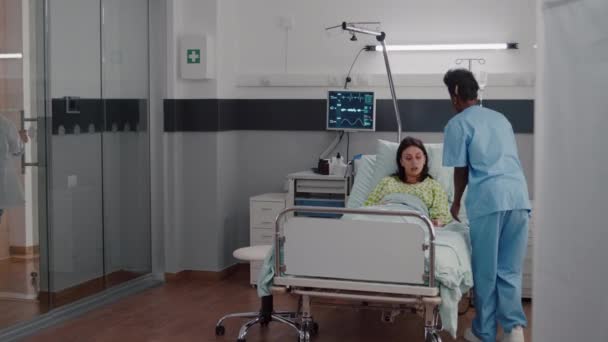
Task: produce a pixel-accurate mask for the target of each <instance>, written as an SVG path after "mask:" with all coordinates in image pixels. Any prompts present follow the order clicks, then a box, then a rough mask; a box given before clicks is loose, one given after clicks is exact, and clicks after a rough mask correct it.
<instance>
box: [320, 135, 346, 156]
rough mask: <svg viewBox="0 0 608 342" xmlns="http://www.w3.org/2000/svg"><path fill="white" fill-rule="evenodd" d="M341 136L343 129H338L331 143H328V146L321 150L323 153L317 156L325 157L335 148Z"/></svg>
mask: <svg viewBox="0 0 608 342" xmlns="http://www.w3.org/2000/svg"><path fill="white" fill-rule="evenodd" d="M343 136H344V131H339V132H338V135H336V138H335V139H334V141H332V143H331V144H330V145H329V147H328V148H327V149H326V150H325V151H323V153H321V155H320V156H319V159H325V158H327V156H328V155H329V154H330V153H331V152H332V151H333V150H334V149H335V148H336V146H338V144H339V143H340V141H342V137H343Z"/></svg>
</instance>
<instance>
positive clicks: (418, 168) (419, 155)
mask: <svg viewBox="0 0 608 342" xmlns="http://www.w3.org/2000/svg"><path fill="white" fill-rule="evenodd" d="M425 163H426V158H425V157H424V152H422V150H421V149H419V148H418V147H416V146H410V147H408V148H406V149H405V150H403V152H402V153H401V166H403V168H404V169H405V174H406V175H407V176H408V177H418V176H420V173H422V169H423V168H424V164H425Z"/></svg>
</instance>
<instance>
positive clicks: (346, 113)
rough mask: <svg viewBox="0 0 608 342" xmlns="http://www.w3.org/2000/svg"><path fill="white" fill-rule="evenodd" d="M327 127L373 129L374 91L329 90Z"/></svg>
mask: <svg viewBox="0 0 608 342" xmlns="http://www.w3.org/2000/svg"><path fill="white" fill-rule="evenodd" d="M328 95H329V96H328V101H329V102H328V104H327V128H328V129H336V130H368V131H373V130H374V129H375V125H374V120H375V112H374V107H375V101H374V93H373V92H369V91H348V90H345V91H330V92H329V94H328Z"/></svg>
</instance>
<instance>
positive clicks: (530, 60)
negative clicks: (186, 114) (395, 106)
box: [219, 0, 535, 98]
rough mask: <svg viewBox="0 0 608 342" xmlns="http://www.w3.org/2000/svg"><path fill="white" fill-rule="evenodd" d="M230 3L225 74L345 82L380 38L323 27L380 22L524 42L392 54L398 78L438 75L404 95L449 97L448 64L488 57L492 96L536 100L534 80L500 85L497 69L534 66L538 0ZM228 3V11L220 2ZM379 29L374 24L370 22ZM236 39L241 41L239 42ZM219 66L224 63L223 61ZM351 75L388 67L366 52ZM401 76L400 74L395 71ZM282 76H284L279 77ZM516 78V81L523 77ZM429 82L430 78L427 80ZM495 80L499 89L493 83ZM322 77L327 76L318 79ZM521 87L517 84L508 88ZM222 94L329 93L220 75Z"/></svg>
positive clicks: (467, 39)
mask: <svg viewBox="0 0 608 342" xmlns="http://www.w3.org/2000/svg"><path fill="white" fill-rule="evenodd" d="M230 4H231V2H228V5H223V4H222V5H220V20H219V22H220V24H219V25H221V26H220V27H221V29H222V32H227V33H226V36H227V37H226V38H225V39H221V40H220V44H223V47H222V49H223V50H222V51H226V50H228V51H230V53H226V52H222V51H219V53H220V55H221V58H220V59H219V60H223V59H225V58H226V57H229V56H237V58H236V61H233V62H231V65H230V67H231V68H228V67H226V68H222V69H221V70H224V71H225V72H224V74H223V75H222V79H223V78H225V77H228V75H227V74H229V73H230V71H232V73H234V74H237V76H234V77H235V78H238V75H250V74H253V75H262V76H264V75H266V76H268V75H281V74H283V75H285V74H288V75H292V77H291V78H288V79H291V80H292V81H290V82H288V83H292V84H293V85H296V84H298V80H302V82H304V81H306V80H309V81H310V77H311V76H316V77H321V78H323V77H328V76H329V77H335V78H336V79H337V83H333V82H332V83H333V86H338V87H340V86H342V84H343V79H344V76H345V74H346V72H347V71H348V68H349V67H350V65H351V63H352V61H353V59H354V57H355V55H356V53H357V52H358V51H359V49H361V48H362V47H363V46H365V45H368V44H375V43H376V41H375V39H374V38H373V37H371V36H359V40H358V41H357V42H351V41H350V40H349V37H350V36H349V35H347V34H346V33H343V32H341V30H339V29H337V30H333V31H329V32H327V31H325V28H326V27H329V26H333V25H337V24H340V23H341V22H342V21H345V20H346V21H380V22H381V23H382V25H381V27H380V29H381V30H383V31H385V32H386V33H387V42H388V43H393V44H398V43H403V44H408V43H410V44H411V43H442V42H461V43H473V42H506V41H515V42H518V43H519V44H520V49H519V50H517V51H489V52H464V51H460V52H421V53H392V54H390V60H391V67H392V70H393V73H394V74H395V76H399V75H401V74H403V75H410V74H427V75H435V77H431V82H432V83H433V84H434V86H433V87H431V89H428V88H429V87H403V88H400V89H398V90H397V95H398V97H399V98H421V97H425V98H444V97H445V91H444V89H443V85H442V84H441V77H440V76H441V75H442V74H443V73H444V72H445V70H447V69H449V68H452V67H456V66H457V65H456V64H455V60H456V59H457V58H469V57H474V58H485V59H486V61H487V62H486V64H485V65H483V66H480V65H478V64H474V65H473V67H474V69H478V70H479V69H481V70H486V71H488V72H489V73H490V77H489V86H488V91H487V95H488V96H490V97H494V98H500V97H502V96H506V97H507V98H513V97H518V98H531V97H532V96H533V91H532V89H531V88H530V87H529V86H526V87H523V88H527V89H520V88H522V87H519V86H518V87H500V89H497V88H495V87H496V84H497V82H496V78H494V79H493V75H494V74H495V73H500V74H505V73H506V74H529V73H533V72H534V63H535V61H534V49H533V45H534V43H535V38H534V36H535V35H534V3H533V2H531V1H527V0H515V1H508V2H504V1H503V2H501V1H485V0H474V1H468V2H467V4H466V6H463V4H461V3H458V2H454V1H449V0H438V1H430V2H429V1H426V2H425V1H399V0H380V1H376V2H374V3H371V2H367V1H348V0H336V1H330V2H327V1H320V0H316V1H305V2H302V1H293V0H291V1H281V0H257V1H241V2H239V3H238V6H234V10H235V11H236V12H230V10H231V8H230ZM226 7H227V8H228V10H226V11H225V12H223V11H222V10H221V9H222V8H226ZM282 17H285V18H289V19H291V20H292V22H293V28H292V29H291V30H288V31H287V30H285V29H284V28H283V27H281V25H280V20H281V19H280V18H282ZM372 28H375V27H372ZM235 41H238V44H234V42H235ZM220 67H221V65H220ZM353 75H354V77H353V79H354V80H355V82H357V81H358V80H359V78H358V75H362V76H372V75H376V76H379V77H380V80H382V81H384V78H385V68H384V62H383V58H382V55H381V54H380V53H368V52H364V53H363V54H362V55H361V56H360V58H359V60H358V61H357V64H356V65H355V67H354V69H353ZM396 78H398V77H396ZM279 79H280V78H279ZM521 81H522V80H520V81H515V82H511V83H512V85H517V83H518V82H521ZM427 82H428V81H427ZM493 82H494V87H493ZM321 83H322V82H321ZM510 88H516V89H510ZM379 90H381V92H380V95H381V96H382V97H385V98H388V97H389V96H390V95H389V93H388V91H387V87H386V81H385V83H384V84H383V85H382V86H381V89H379ZM220 97H222V98H226V97H229V98H233V97H234V98H255V97H267V98H281V97H290V98H293V97H305V98H310V97H313V98H315V97H316V98H324V97H325V96H324V89H315V88H314V87H312V88H310V87H304V88H297V89H294V88H283V89H281V88H280V87H279V88H276V87H272V88H270V89H268V88H266V89H264V88H262V89H260V88H258V87H239V88H235V87H234V84H228V83H225V82H222V81H220Z"/></svg>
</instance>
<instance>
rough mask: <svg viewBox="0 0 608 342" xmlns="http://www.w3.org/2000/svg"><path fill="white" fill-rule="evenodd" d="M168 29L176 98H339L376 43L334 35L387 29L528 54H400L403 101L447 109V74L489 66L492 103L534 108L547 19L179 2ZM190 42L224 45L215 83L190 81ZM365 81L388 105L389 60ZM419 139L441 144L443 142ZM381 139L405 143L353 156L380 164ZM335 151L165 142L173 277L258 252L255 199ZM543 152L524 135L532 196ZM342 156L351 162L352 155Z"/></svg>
mask: <svg viewBox="0 0 608 342" xmlns="http://www.w3.org/2000/svg"><path fill="white" fill-rule="evenodd" d="M280 17H287V18H291V19H293V23H294V27H293V29H292V30H290V31H289V32H286V31H285V30H284V29H283V28H282V27H281V26H280V25H279V22H280ZM167 20H168V24H167V27H168V32H167V44H168V46H169V47H170V48H169V52H168V56H167V58H168V64H167V65H168V70H167V92H166V96H167V98H176V99H184V98H186V99H187V98H221V99H225V98H245V99H249V98H325V97H326V91H327V88H328V87H329V86H332V85H333V86H338V87H339V86H341V84H342V82H343V81H342V80H343V77H344V76H345V74H346V72H347V70H348V67H349V66H350V64H351V63H352V60H353V58H354V56H355V54H356V52H357V51H358V50H359V49H360V48H361V47H363V46H364V45H367V44H371V43H374V40H370V39H369V38H371V37H368V38H366V37H364V36H360V37H359V41H358V42H355V43H353V42H350V41H349V36H348V35H346V34H344V33H341V32H339V31H332V32H330V33H326V32H325V30H324V28H325V27H327V26H331V25H335V24H338V23H341V22H342V21H343V20H352V21H357V20H359V21H361V20H379V21H381V22H382V30H384V31H386V32H387V34H388V38H387V39H388V42H389V43H440V42H462V43H470V42H496V41H502V42H505V41H516V42H518V43H520V49H519V50H517V51H498V52H479V53H471V52H434V53H419V54H398V53H393V54H391V55H390V59H391V66H392V68H393V72H394V74H395V76H396V80H397V81H398V82H397V83H398V85H400V86H399V87H398V88H397V96H398V97H399V98H400V99H408V98H411V99H445V98H446V91H445V87H444V86H443V84H442V76H443V73H444V72H445V71H446V70H447V69H449V68H452V67H456V64H455V59H457V58H463V57H483V58H485V59H486V61H487V62H486V64H485V65H483V66H479V65H474V68H475V69H483V70H486V71H489V72H490V75H489V85H488V88H487V90H486V93H485V95H486V96H485V98H495V99H533V98H534V88H533V86H534V76H533V74H534V71H535V50H534V49H533V45H534V43H535V33H534V27H535V17H534V4H533V3H532V2H530V1H527V0H516V1H509V2H500V1H485V0H475V1H470V2H467V5H466V6H463V5H462V4H461V3H455V2H453V1H448V0H440V1H439V0H438V1H433V2H420V1H397V0H381V1H379V2H375V3H370V2H363V1H355V2H353V1H347V0H336V1H331V2H326V1H321V0H315V1H305V2H302V1H294V0H289V1H280V0H256V1H237V0H222V1H219V0H218V1H205V2H202V1H194V0H187V1H186V0H183V1H175V0H173V1H168V2H167ZM182 33H208V34H212V35H215V37H216V61H217V64H216V69H217V77H216V79H215V80H205V81H186V80H181V79H180V78H179V70H178V66H177V63H176V61H177V59H176V53H177V46H178V45H177V44H178V42H179V37H180V36H181V34H182ZM413 75H417V76H413ZM353 76H354V77H353V78H354V79H355V83H357V82H358V85H359V86H364V84H362V82H363V81H366V80H368V81H370V82H372V83H373V84H374V86H373V87H372V88H373V89H374V90H376V91H377V93H378V94H379V98H389V97H390V95H389V92H388V88H387V86H386V81H384V79H385V77H386V75H385V70H384V64H383V60H382V57H381V55H380V54H377V53H376V54H374V53H363V54H362V55H361V57H360V58H359V60H358V62H357V64H356V66H355V68H354V70H353ZM264 80H266V81H267V82H262V81H264ZM376 82H379V83H376ZM262 83H264V84H262ZM306 85H308V86H306ZM404 124H405V125H406V126H407V123H404ZM415 135H416V136H418V137H421V138H423V139H424V140H425V141H429V142H433V141H441V134H440V133H420V134H415ZM379 137H383V138H388V139H394V134H392V133H357V134H353V135H352V139H351V149H350V153H351V155H353V154H354V153H371V152H373V150H374V148H375V139H377V138H379ZM332 139H333V134H332V133H330V132H286V131H235V132H214V133H209V132H192V133H190V132H187V133H186V132H179V133H165V135H164V140H165V145H164V155H165V156H166V163H165V168H164V170H163V172H164V176H165V177H164V183H165V187H164V191H165V194H166V201H165V204H166V207H165V227H166V234H165V244H166V253H165V258H166V262H167V271H169V272H176V271H179V270H182V269H199V270H212V271H217V270H220V269H222V268H225V267H227V266H229V265H230V264H231V263H232V262H233V260H232V258H231V257H230V253H231V252H232V249H233V248H234V247H237V246H240V245H246V244H248V242H249V241H248V226H249V219H248V217H249V214H248V205H249V204H248V198H249V196H251V195H256V194H259V193H263V192H275V191H283V183H284V179H285V175H286V174H287V173H289V172H293V171H299V170H303V169H308V168H310V167H313V166H315V164H316V159H317V157H318V154H319V153H320V152H321V151H323V150H324V149H325V148H326V147H327V145H328V144H329V143H330V142H331V140H332ZM532 140H533V136H532V135H530V134H518V135H517V141H518V145H519V150H520V157H521V159H522V164H523V165H524V169H525V172H526V175H527V177H528V181H529V183H530V188H531V189H532V185H533V179H532V177H533V165H532V164H533V160H534V155H533V142H532ZM339 149H341V150H342V152H343V153H344V151H345V147H344V145H342V146H341V147H340V148H339ZM210 193H215V195H210ZM192 211H194V212H192ZM235 222H236V223H235Z"/></svg>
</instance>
